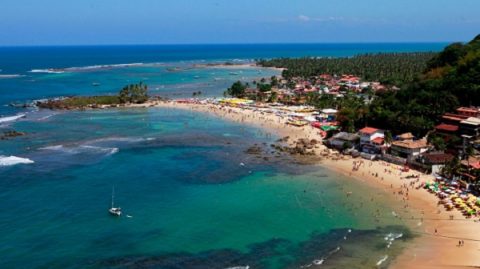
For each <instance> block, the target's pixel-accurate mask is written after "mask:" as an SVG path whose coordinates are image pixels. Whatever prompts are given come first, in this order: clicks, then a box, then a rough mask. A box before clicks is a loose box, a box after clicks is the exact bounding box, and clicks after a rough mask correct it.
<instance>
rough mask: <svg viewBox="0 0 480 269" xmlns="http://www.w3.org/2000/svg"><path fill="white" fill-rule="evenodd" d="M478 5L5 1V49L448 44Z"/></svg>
mask: <svg viewBox="0 0 480 269" xmlns="http://www.w3.org/2000/svg"><path fill="white" fill-rule="evenodd" d="M479 12H480V0H236V1H231V0H228V1H227V0H0V46H16V45H22V46H25V45H27V46H28V45H30V46H37V45H107V44H204V43H207V44H224V43H340V42H451V41H468V40H470V39H472V38H473V37H475V36H476V35H477V34H480V15H479Z"/></svg>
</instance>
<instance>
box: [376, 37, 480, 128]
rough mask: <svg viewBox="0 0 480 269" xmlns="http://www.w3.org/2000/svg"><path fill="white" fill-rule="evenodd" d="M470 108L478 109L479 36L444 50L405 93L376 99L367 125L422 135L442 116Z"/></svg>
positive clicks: (398, 92) (407, 87) (479, 84)
mask: <svg viewBox="0 0 480 269" xmlns="http://www.w3.org/2000/svg"><path fill="white" fill-rule="evenodd" d="M472 105H473V106H479V105H480V36H477V37H476V38H475V39H474V40H472V41H470V42H469V43H467V44H460V43H455V44H452V45H450V46H448V47H446V48H445V50H444V51H442V52H440V53H439V54H438V55H436V56H435V57H434V58H432V59H431V60H430V61H429V63H428V67H427V69H426V70H425V71H424V72H423V74H422V75H421V76H420V77H419V78H418V79H416V80H415V81H413V82H412V83H410V84H409V85H408V86H406V87H405V88H404V89H402V90H400V91H397V92H385V93H381V94H380V95H379V96H377V98H375V99H374V101H373V102H372V104H371V105H370V107H369V113H368V115H367V121H368V122H369V123H370V124H372V125H377V126H380V127H385V128H388V129H391V130H392V131H394V132H397V133H399V132H403V131H413V132H414V133H416V134H417V135H424V134H426V133H427V132H428V130H431V129H432V127H433V126H434V125H435V124H436V123H437V122H438V120H439V117H440V116H441V115H442V114H443V113H445V112H453V111H454V110H455V108H457V107H458V106H472Z"/></svg>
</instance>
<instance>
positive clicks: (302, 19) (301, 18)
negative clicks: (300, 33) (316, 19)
mask: <svg viewBox="0 0 480 269" xmlns="http://www.w3.org/2000/svg"><path fill="white" fill-rule="evenodd" d="M298 19H299V20H301V21H310V17H308V16H305V15H299V16H298Z"/></svg>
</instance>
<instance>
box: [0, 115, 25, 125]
mask: <svg viewBox="0 0 480 269" xmlns="http://www.w3.org/2000/svg"><path fill="white" fill-rule="evenodd" d="M24 117H25V114H18V115H15V116H8V117H0V123H5V122H10V121H16V120H18V119H21V118H24Z"/></svg>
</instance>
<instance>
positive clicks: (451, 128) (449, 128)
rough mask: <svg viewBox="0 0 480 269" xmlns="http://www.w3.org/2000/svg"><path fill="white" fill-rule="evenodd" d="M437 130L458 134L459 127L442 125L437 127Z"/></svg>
mask: <svg viewBox="0 0 480 269" xmlns="http://www.w3.org/2000/svg"><path fill="white" fill-rule="evenodd" d="M435 129H437V130H440V131H447V132H456V131H458V126H456V125H451V124H445V123H442V124H439V125H437V126H436V127H435Z"/></svg>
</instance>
